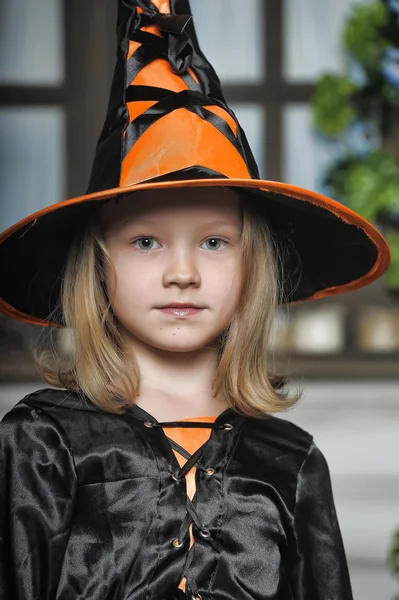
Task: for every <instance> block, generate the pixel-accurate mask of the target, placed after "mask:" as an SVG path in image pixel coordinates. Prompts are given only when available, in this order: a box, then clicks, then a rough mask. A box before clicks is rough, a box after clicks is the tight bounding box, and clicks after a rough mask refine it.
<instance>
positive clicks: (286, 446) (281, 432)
mask: <svg viewBox="0 0 399 600" xmlns="http://www.w3.org/2000/svg"><path fill="white" fill-rule="evenodd" d="M247 426H249V428H250V432H251V436H254V437H255V438H258V439H259V441H264V443H265V444H267V446H268V447H270V448H275V450H276V452H279V453H281V454H285V455H288V454H291V453H294V454H295V455H296V456H297V457H298V458H299V462H298V464H300V463H301V462H302V460H303V459H304V458H305V456H306V455H307V453H308V452H309V449H310V447H311V445H312V443H313V435H312V434H311V433H309V432H308V431H306V430H305V429H303V428H302V427H299V425H296V424H295V423H292V422H291V421H288V420H287V419H284V418H282V417H280V416H275V415H272V414H268V415H265V416H264V417H262V418H251V419H249V420H248V425H247ZM298 468H299V467H298Z"/></svg>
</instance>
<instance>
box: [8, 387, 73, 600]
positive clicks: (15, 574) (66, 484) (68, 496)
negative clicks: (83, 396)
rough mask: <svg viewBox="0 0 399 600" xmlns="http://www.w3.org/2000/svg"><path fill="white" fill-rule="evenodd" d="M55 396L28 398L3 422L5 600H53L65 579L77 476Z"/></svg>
mask: <svg viewBox="0 0 399 600" xmlns="http://www.w3.org/2000/svg"><path fill="white" fill-rule="evenodd" d="M51 392H52V391H51ZM51 397H52V399H53V401H54V402H56V399H58V400H59V399H60V395H59V394H58V395H57V394H56V393H53V392H52V393H48V394H46V393H44V392H43V393H39V392H37V393H36V394H31V395H29V396H27V397H26V398H24V399H23V400H22V401H21V402H19V403H18V404H17V405H16V406H14V408H12V409H11V410H10V411H9V412H8V413H7V414H6V415H5V416H4V418H3V420H2V422H1V423H0V598H39V597H43V598H44V597H46V598H47V597H52V593H53V591H54V586H55V583H56V580H57V578H59V576H60V570H61V566H62V559H63V556H64V552H65V548H66V544H67V542H68V536H69V531H70V527H71V522H72V514H73V507H74V502H75V497H76V489H77V476H76V470H75V462H74V457H73V455H72V452H71V449H70V445H69V441H68V439H67V437H66V436H65V433H64V431H63V429H62V427H60V425H59V423H58V422H57V421H56V420H55V419H54V418H53V417H52V416H51V414H50V413H49V412H48V405H49V404H51V402H50V398H51ZM38 573H41V574H43V578H41V577H38ZM53 578H54V579H53ZM44 591H45V593H44V595H42V594H43V592H44Z"/></svg>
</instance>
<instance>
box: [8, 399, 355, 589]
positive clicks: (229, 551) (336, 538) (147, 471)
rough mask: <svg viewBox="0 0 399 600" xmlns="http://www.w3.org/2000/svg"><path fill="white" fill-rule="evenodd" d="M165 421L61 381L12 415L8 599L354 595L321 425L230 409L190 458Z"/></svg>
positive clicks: (24, 401)
mask: <svg viewBox="0 0 399 600" xmlns="http://www.w3.org/2000/svg"><path fill="white" fill-rule="evenodd" d="M144 423H147V424H148V423H152V424H153V426H152V427H148V426H146V425H145V424H144ZM178 424H179V423H178ZM164 425H165V424H164V423H158V422H157V421H156V419H154V418H153V417H152V416H151V415H150V414H148V413H147V412H146V411H144V410H143V409H141V408H140V407H138V406H136V405H133V406H132V407H131V408H130V409H128V410H127V411H126V413H125V414H123V415H114V414H109V413H105V412H104V411H101V410H100V409H98V408H96V407H95V406H94V405H93V404H92V403H90V402H87V404H86V403H84V402H83V401H81V400H79V398H78V397H77V396H76V395H75V394H71V393H67V392H65V391H61V390H51V389H47V390H42V391H39V392H36V393H34V394H31V395H29V396H28V397H26V398H25V399H24V400H23V401H21V402H20V403H19V404H17V406H16V407H14V408H13V409H12V410H11V411H10V412H9V413H8V414H7V415H6V417H5V418H4V420H3V422H2V425H1V432H2V433H1V457H2V461H3V464H2V467H1V478H2V480H1V485H0V494H1V502H0V506H1V521H0V523H1V530H0V533H1V547H0V548H1V560H0V565H1V571H0V573H1V576H0V597H1V598H4V599H7V600H33V599H35V600H38V599H39V598H40V600H77V599H79V600H83V599H84V600H127V599H128V598H129V599H131V600H172V599H180V598H185V597H187V598H190V600H191V595H193V596H194V597H196V595H197V594H200V596H201V597H202V598H203V599H204V600H205V599H208V598H212V599H214V600H222V599H224V600H238V599H239V600H351V599H352V594H351V587H350V582H349V576H348V570H347V564H346V559H345V553H344V549H343V545H342V539H341V534H340V530H339V526H338V523H337V517H336V513H335V508H334V501H333V497H332V492H331V484H330V476H329V470H328V466H327V464H326V461H325V459H324V456H323V454H322V453H321V452H320V450H319V449H318V448H317V446H316V445H315V443H314V441H313V438H312V436H311V435H310V434H309V433H307V432H306V431H304V430H303V429H301V428H299V427H298V426H296V425H294V424H292V423H289V422H288V421H286V420H284V419H281V418H276V417H273V416H270V417H265V418H262V419H258V418H253V417H243V416H241V415H240V414H239V413H237V412H236V411H234V410H233V409H231V408H229V409H227V410H225V411H224V412H223V413H221V414H220V415H219V416H218V418H217V419H216V421H215V422H214V424H213V425H211V427H212V433H211V437H210V439H209V442H207V443H206V444H205V445H203V446H202V447H201V448H200V449H199V451H198V452H197V453H195V454H196V456H195V454H194V455H193V458H192V459H190V460H191V462H190V463H187V466H186V467H185V468H184V470H181V469H180V468H179V465H178V463H177V462H176V459H175V457H174V454H173V452H172V447H171V445H170V443H169V441H168V439H167V438H166V436H165V434H164V431H163V429H162V426H164ZM229 425H230V426H231V427H230V426H229ZM179 426H181V424H179ZM191 426H193V425H191ZM199 426H201V427H202V426H203V424H201V425H199ZM193 461H195V463H196V464H197V465H198V467H197V474H196V483H197V493H196V497H195V498H194V507H191V506H190V503H189V502H188V500H187V496H186V490H185V484H184V472H185V471H187V470H188V468H189V467H190V466H191V464H194V463H193ZM209 468H212V469H214V472H213V474H211V475H208V474H207V473H206V469H209ZM179 471H180V473H178V472H179ZM177 474H178V475H179V477H176V475H177ZM191 522H193V530H194V535H195V538H196V541H195V544H194V545H193V546H192V548H191V549H190V550H188V536H187V532H188V527H189V524H190V523H191ZM200 531H205V532H206V531H209V532H210V536H209V537H208V538H206V537H202V536H201V535H200V534H199V532H200ZM176 539H179V540H181V541H182V542H183V544H182V545H181V546H180V547H175V546H174V545H173V541H174V540H176ZM189 555H190V556H189ZM188 556H189V559H190V560H189V562H190V563H191V564H189V566H188V569H187V571H186V572H185V574H186V576H187V585H188V587H187V592H186V593H187V596H185V595H184V593H183V592H181V591H178V590H177V586H178V583H179V581H180V579H181V576H182V575H183V570H184V565H185V563H186V561H188ZM186 564H187V563H186Z"/></svg>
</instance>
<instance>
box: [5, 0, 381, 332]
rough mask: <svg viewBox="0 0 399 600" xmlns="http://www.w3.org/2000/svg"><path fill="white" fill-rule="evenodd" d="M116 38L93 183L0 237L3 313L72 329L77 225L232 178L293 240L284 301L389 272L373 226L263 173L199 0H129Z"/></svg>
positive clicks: (278, 232)
mask: <svg viewBox="0 0 399 600" xmlns="http://www.w3.org/2000/svg"><path fill="white" fill-rule="evenodd" d="M117 35H118V50H117V64H116V68H115V74H114V78H113V82H112V88H111V95H110V101H109V107H108V112H107V116H106V120H105V124H104V128H103V130H102V133H101V135H100V138H99V141H98V145H97V149H96V154H95V159H94V165H93V170H92V175H91V178H90V183H89V187H88V190H87V192H86V194H85V195H84V196H79V197H77V198H72V199H70V200H66V201H65V202H60V203H57V204H54V205H52V206H49V207H47V208H44V209H43V210H40V211H38V212H36V213H34V214H32V215H30V216H28V217H26V218H25V219H23V220H22V221H20V222H18V223H16V224H15V225H14V226H12V227H10V228H9V229H8V230H7V231H5V232H4V233H3V234H2V235H0V274H1V276H0V312H2V313H4V314H6V315H8V316H10V317H14V318H16V319H19V320H21V321H26V322H28V323H35V324H38V325H54V326H62V325H63V323H62V317H60V321H59V322H50V320H49V315H50V314H51V312H52V311H53V310H54V307H55V306H56V304H57V301H58V300H59V296H60V290H61V281H62V274H63V269H64V265H65V261H66V257H67V253H68V249H69V246H70V243H71V240H72V238H73V237H74V235H75V233H76V231H77V229H78V228H79V227H80V226H81V225H82V223H84V221H85V219H86V218H87V217H88V216H89V215H90V214H91V212H92V211H93V209H95V208H98V207H99V205H100V203H103V202H105V201H108V200H109V199H110V198H113V197H116V196H122V195H124V194H132V192H135V191H138V190H157V189H158V190H165V189H166V190H171V189H174V188H181V187H184V188H193V187H203V188H207V187H230V188H233V189H235V190H237V191H239V192H240V193H241V194H242V195H243V198H244V201H245V197H250V196H251V197H252V198H254V199H255V198H256V199H257V202H258V204H259V206H260V207H261V208H262V209H264V211H265V213H266V214H267V218H268V222H269V224H270V227H271V229H272V231H273V234H274V238H275V239H276V240H277V241H278V242H281V245H282V247H284V249H285V251H284V252H283V253H282V256H285V258H284V261H285V262H284V264H283V269H284V286H285V289H284V298H282V302H287V303H289V302H290V303H294V302H299V301H304V300H309V299H316V298H322V297H325V296H331V295H334V294H338V293H341V292H346V291H351V290H355V289H357V288H360V287H362V286H364V285H366V284H368V283H370V282H372V281H373V280H375V279H376V278H377V277H379V276H380V275H382V274H383V273H384V271H385V270H386V269H387V267H388V264H389V249H388V246H387V244H386V242H385V240H384V238H383V237H382V236H381V234H380V233H379V232H378V231H377V230H376V229H375V228H374V227H373V226H372V225H371V224H370V223H368V222H367V221H366V220H364V219H363V218H361V217H360V216H359V215H357V214H356V213H355V212H353V211H352V210H350V209H349V208H346V207H345V206H344V205H342V204H340V203H338V202H335V201H334V200H331V199H329V198H327V197H325V196H322V195H320V194H318V193H315V192H312V191H309V190H306V189H302V188H298V187H295V186H292V185H288V184H285V183H280V182H275V181H264V180H261V179H260V178H259V172H258V168H257V166H256V162H255V160H254V157H253V155H252V152H251V149H250V147H249V145H248V142H247V139H246V137H245V133H244V131H243V130H242V128H241V127H240V124H239V123H238V121H237V118H236V116H235V114H234V113H233V111H232V110H231V109H230V108H229V107H228V106H227V104H226V100H225V99H224V97H223V93H222V89H221V86H220V82H219V79H218V77H217V75H216V73H215V71H214V69H213V68H212V66H211V64H210V63H209V62H208V61H207V60H206V58H205V56H204V55H203V53H202V52H201V50H200V48H199V45H198V41H197V37H196V34H195V30H194V24H193V21H192V17H191V14H190V5H189V1H188V0H153V1H152V2H151V1H150V0H119V6H118V23H117ZM204 191H206V190H204ZM131 201H132V202H134V194H132V196H131ZM287 249H288V251H287Z"/></svg>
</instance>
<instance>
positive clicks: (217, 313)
mask: <svg viewBox="0 0 399 600" xmlns="http://www.w3.org/2000/svg"><path fill="white" fill-rule="evenodd" d="M101 218H102V224H103V230H104V234H105V241H106V244H107V247H108V250H109V253H110V258H111V262H112V264H113V266H114V269H115V273H114V272H113V270H112V269H111V268H109V267H106V286H107V293H108V297H109V298H110V301H111V304H112V307H113V311H114V313H115V315H116V316H117V318H118V319H119V321H120V323H121V325H122V326H123V329H124V333H125V335H127V337H128V340H130V342H131V343H132V344H133V347H134V345H135V344H140V343H145V344H147V345H151V346H153V347H156V348H159V349H161V350H166V351H171V352H189V351H192V350H196V349H199V348H202V347H204V346H205V345H207V344H208V343H209V342H211V341H212V340H215V338H217V337H218V336H219V334H220V333H221V332H222V331H223V330H224V329H225V328H226V327H227V326H228V325H229V323H230V321H231V319H232V317H233V314H234V312H235V309H236V306H237V302H238V299H239V294H240V289H241V281H242V266H241V255H240V237H241V225H242V223H241V209H240V204H239V197H238V195H237V194H236V192H234V191H233V190H230V189H226V188H225V189H223V190H221V189H219V190H218V189H215V188H209V189H201V188H193V189H183V188H180V189H175V190H161V191H160V190H157V191H151V192H137V193H135V194H132V195H131V196H127V197H123V198H122V199H120V200H119V202H118V203H117V204H116V203H114V202H110V203H109V204H107V205H105V206H104V207H103V208H102V209H101ZM115 275H116V276H115ZM176 302H189V303H192V304H194V305H196V306H198V307H202V310H200V311H198V312H197V313H196V314H192V315H186V316H177V315H174V314H170V313H167V312H165V311H162V310H160V307H164V306H165V305H167V304H170V303H172V304H173V303H176Z"/></svg>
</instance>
